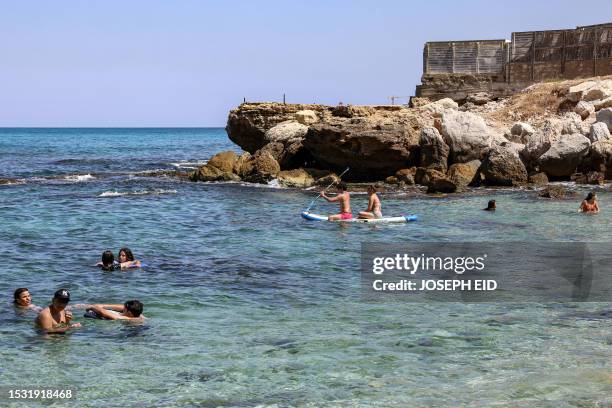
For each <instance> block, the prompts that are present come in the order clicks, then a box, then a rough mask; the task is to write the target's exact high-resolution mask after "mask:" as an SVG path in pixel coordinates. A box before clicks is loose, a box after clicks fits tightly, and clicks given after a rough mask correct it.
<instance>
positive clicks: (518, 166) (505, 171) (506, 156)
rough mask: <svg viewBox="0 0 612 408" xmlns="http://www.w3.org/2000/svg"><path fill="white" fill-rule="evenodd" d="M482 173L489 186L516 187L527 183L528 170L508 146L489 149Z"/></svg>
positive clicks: (481, 168)
mask: <svg viewBox="0 0 612 408" xmlns="http://www.w3.org/2000/svg"><path fill="white" fill-rule="evenodd" d="M480 171H481V172H482V175H483V176H484V181H485V183H486V184H488V185H495V186H516V185H522V184H525V183H527V169H526V168H525V165H524V164H523V162H522V161H521V159H520V158H519V156H518V154H516V152H515V151H514V150H512V149H511V148H509V147H508V146H501V145H500V146H495V147H493V148H491V149H489V151H488V154H487V155H486V157H485V159H484V160H483V162H482V165H481V167H480Z"/></svg>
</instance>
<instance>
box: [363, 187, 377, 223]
mask: <svg viewBox="0 0 612 408" xmlns="http://www.w3.org/2000/svg"><path fill="white" fill-rule="evenodd" d="M359 218H382V212H381V211H380V199H379V198H378V196H377V195H376V187H374V186H373V185H369V186H368V208H367V209H366V210H365V211H360V212H359Z"/></svg>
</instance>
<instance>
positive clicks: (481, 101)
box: [465, 92, 491, 105]
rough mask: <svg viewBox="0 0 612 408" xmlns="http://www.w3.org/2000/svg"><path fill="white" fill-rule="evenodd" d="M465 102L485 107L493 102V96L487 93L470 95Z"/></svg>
mask: <svg viewBox="0 0 612 408" xmlns="http://www.w3.org/2000/svg"><path fill="white" fill-rule="evenodd" d="M465 101H466V102H468V103H473V104H474V105H485V104H487V103H488V102H490V101H491V94H489V93H487V92H477V93H473V94H469V95H468V96H467V98H465Z"/></svg>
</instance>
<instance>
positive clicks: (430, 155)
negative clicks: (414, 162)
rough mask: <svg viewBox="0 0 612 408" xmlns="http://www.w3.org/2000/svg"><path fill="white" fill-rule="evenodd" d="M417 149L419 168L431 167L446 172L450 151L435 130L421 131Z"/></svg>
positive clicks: (430, 128)
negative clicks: (418, 148)
mask: <svg viewBox="0 0 612 408" xmlns="http://www.w3.org/2000/svg"><path fill="white" fill-rule="evenodd" d="M419 147H420V164H421V167H433V168H435V169H436V170H440V171H442V172H446V168H447V166H448V154H449V152H450V149H449V147H448V145H447V144H446V143H444V139H442V136H441V135H440V133H439V132H438V130H437V129H436V128H434V127H426V128H424V129H423V130H421V135H420V137H419Z"/></svg>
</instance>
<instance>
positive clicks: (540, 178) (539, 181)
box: [529, 172, 548, 186]
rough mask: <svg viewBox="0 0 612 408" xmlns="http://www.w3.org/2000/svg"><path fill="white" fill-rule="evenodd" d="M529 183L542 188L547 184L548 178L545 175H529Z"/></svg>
mask: <svg viewBox="0 0 612 408" xmlns="http://www.w3.org/2000/svg"><path fill="white" fill-rule="evenodd" d="M529 182H530V183H532V184H535V185H536V186H544V185H546V184H548V176H547V175H546V173H542V172H540V173H533V174H530V175H529Z"/></svg>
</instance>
